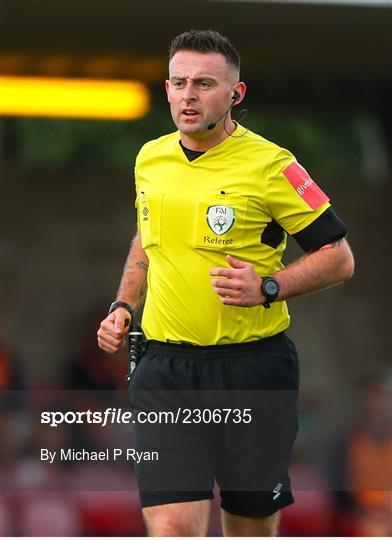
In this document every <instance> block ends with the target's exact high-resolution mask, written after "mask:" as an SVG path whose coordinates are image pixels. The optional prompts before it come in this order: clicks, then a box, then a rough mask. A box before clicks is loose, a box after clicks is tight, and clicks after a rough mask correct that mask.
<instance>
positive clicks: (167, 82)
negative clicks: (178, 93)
mask: <svg viewBox="0 0 392 540" xmlns="http://www.w3.org/2000/svg"><path fill="white" fill-rule="evenodd" d="M169 85H170V81H168V80H166V81H165V90H166V96H167V101H168V102H169V103H170V98H169Z"/></svg>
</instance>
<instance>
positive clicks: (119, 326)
mask: <svg viewBox="0 0 392 540" xmlns="http://www.w3.org/2000/svg"><path fill="white" fill-rule="evenodd" d="M130 319H131V315H130V314H129V312H128V310H126V309H125V308H123V307H119V308H117V309H116V310H114V311H113V313H111V314H110V315H108V316H107V317H106V319H104V320H103V321H102V322H101V325H100V327H99V330H98V332H97V336H98V345H99V347H100V348H101V349H102V350H103V351H105V352H108V353H112V354H113V353H115V352H117V351H118V350H119V349H120V348H121V347H122V345H123V344H124V341H125V339H124V338H125V336H126V335H127V333H128V331H129V326H130V324H131V320H130Z"/></svg>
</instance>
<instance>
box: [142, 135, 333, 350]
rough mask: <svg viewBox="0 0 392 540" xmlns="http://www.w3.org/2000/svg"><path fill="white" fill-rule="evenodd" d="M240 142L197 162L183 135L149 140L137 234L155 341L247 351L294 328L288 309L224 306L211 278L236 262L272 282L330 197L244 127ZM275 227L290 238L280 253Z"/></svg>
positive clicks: (232, 140) (148, 323)
mask: <svg viewBox="0 0 392 540" xmlns="http://www.w3.org/2000/svg"><path fill="white" fill-rule="evenodd" d="M234 135H235V137H227V138H226V139H225V140H224V141H223V142H222V143H220V144H219V145H217V146H215V147H214V148H211V149H210V150H208V151H207V152H205V153H204V154H203V155H201V156H200V157H198V158H197V159H195V160H194V161H191V162H190V161H188V159H187V157H186V156H185V154H184V151H183V150H182V148H181V146H180V144H179V141H180V134H179V132H175V133H171V134H169V135H165V136H163V137H160V138H159V139H156V140H153V141H150V142H148V143H147V144H145V145H144V146H143V147H142V149H141V150H140V152H139V154H138V156H137V159H136V166H135V177H136V208H137V210H138V212H137V213H138V229H139V231H140V233H141V240H142V246H143V248H144V250H145V251H146V254H147V256H148V258H149V261H150V264H149V269H148V276H147V282H148V292H147V298H146V303H145V308H144V313H143V320H142V327H143V330H144V332H145V334H146V336H147V338H148V339H155V340H159V341H170V342H190V343H193V344H196V345H215V344H224V343H239V342H246V341H254V340H257V339H261V338H264V337H267V336H272V335H274V334H276V333H278V332H281V331H282V330H284V329H286V328H287V327H288V326H289V323H290V317H289V314H288V310H287V305H286V302H275V303H273V304H272V305H271V308H270V309H266V308H264V307H263V306H261V305H260V306H255V307H236V306H226V305H224V304H222V303H221V302H220V300H219V298H218V296H217V294H216V293H215V291H214V289H213V287H212V285H211V279H212V278H211V276H210V275H209V271H210V270H211V269H212V268H213V267H217V266H226V267H227V266H228V263H227V261H226V259H225V256H226V255H227V254H230V255H232V256H233V257H235V258H237V259H240V260H242V261H248V262H251V263H253V264H254V266H255V269H256V272H257V273H258V274H259V275H261V276H266V275H271V274H273V273H274V272H276V271H277V270H279V269H281V268H282V267H283V264H282V260H281V259H282V253H283V251H284V249H285V246H286V231H287V233H289V234H295V233H297V232H299V231H301V230H302V229H304V228H306V227H307V226H308V225H309V224H310V223H312V222H313V221H314V220H315V219H316V218H317V217H318V216H319V215H320V214H322V213H323V212H324V211H325V210H326V208H328V206H329V203H328V199H327V197H326V196H325V195H324V194H323V192H322V191H321V190H320V188H318V187H317V185H316V184H315V183H314V182H313V181H312V180H311V179H310V178H309V176H308V175H307V173H306V171H305V170H304V169H302V168H301V167H300V165H298V164H297V163H296V161H295V158H294V156H293V155H292V154H291V153H290V152H288V151H287V150H285V149H282V148H280V147H279V146H277V145H276V144H273V143H271V142H269V141H267V140H266V139H264V138H263V137H260V136H259V135H256V134H254V133H252V132H250V131H247V130H245V128H243V127H242V126H240V125H238V126H237V128H236V130H235V132H234ZM240 135H242V136H241V137H239V136H240ZM272 225H276V226H277V227H278V228H279V230H281V231H282V236H281V241H280V242H279V244H278V245H275V246H274V247H271V246H270V245H268V244H267V243H264V242H263V241H262V238H263V232H265V231H268V230H272V229H273V227H271V226H272ZM267 227H268V229H267ZM283 230H284V232H283ZM264 236H266V235H264Z"/></svg>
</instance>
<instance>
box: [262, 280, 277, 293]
mask: <svg viewBox="0 0 392 540" xmlns="http://www.w3.org/2000/svg"><path fill="white" fill-rule="evenodd" d="M264 292H265V293H266V294H268V295H271V296H274V295H275V294H276V293H277V292H278V286H277V284H276V283H275V281H272V280H271V281H267V283H265V285H264Z"/></svg>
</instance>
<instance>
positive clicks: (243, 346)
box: [147, 332, 286, 358]
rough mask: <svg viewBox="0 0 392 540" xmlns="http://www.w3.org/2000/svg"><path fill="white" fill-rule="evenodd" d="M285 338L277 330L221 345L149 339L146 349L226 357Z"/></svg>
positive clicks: (247, 351) (200, 356)
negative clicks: (267, 334) (261, 335)
mask: <svg viewBox="0 0 392 540" xmlns="http://www.w3.org/2000/svg"><path fill="white" fill-rule="evenodd" d="M285 339H286V334H285V332H279V333H278V334H275V335H273V336H268V337H265V338H262V339H258V340H256V341H247V342H245V343H227V344H223V345H194V344H192V343H187V342H179V343H173V342H165V341H157V340H155V339H149V340H148V341H147V350H148V351H151V352H156V353H160V354H181V355H183V356H186V357H192V356H195V357H198V358H203V357H208V358H211V357H227V356H228V355H236V356H242V355H244V356H246V355H249V354H252V353H253V352H260V351H261V350H262V349H264V348H265V349H268V348H270V347H271V346H272V345H277V344H279V343H281V342H283V341H284V340H285Z"/></svg>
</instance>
